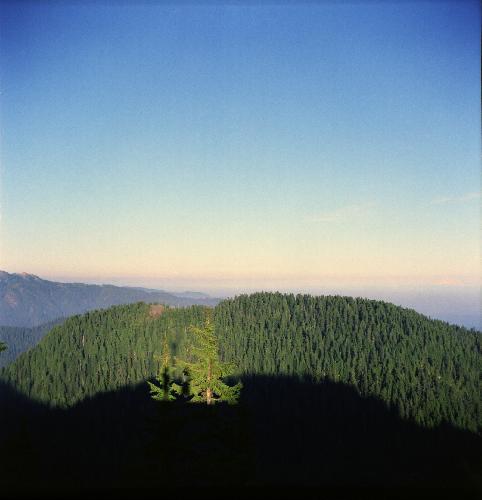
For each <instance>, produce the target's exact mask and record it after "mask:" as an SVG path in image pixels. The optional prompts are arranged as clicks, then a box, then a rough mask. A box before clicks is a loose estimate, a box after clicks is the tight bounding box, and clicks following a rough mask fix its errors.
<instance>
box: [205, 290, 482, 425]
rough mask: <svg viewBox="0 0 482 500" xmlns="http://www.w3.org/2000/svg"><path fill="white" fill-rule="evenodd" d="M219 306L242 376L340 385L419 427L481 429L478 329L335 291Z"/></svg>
mask: <svg viewBox="0 0 482 500" xmlns="http://www.w3.org/2000/svg"><path fill="white" fill-rule="evenodd" d="M215 311H216V314H215V321H216V331H217V332H219V336H220V338H219V345H220V353H221V357H222V358H223V359H224V360H226V361H235V362H236V365H237V366H238V367H239V368H240V369H241V370H242V371H243V373H244V374H246V375H249V374H265V375H277V376H279V375H281V374H283V375H292V376H293V375H294V376H299V377H300V378H302V377H304V376H306V375H307V376H309V377H314V378H315V380H318V381H321V380H331V381H334V382H342V383H345V384H348V385H350V386H352V387H354V388H356V390H357V391H358V393H359V394H360V395H362V396H375V397H377V398H380V399H382V400H383V401H385V402H386V404H387V405H389V406H393V407H395V408H397V409H398V412H399V413H400V415H401V416H402V417H404V418H407V419H411V420H414V421H416V422H418V423H419V424H421V425H423V426H427V427H433V426H436V425H439V424H440V423H442V422H447V423H451V424H453V425H455V426H457V427H460V428H464V429H469V430H472V431H476V430H477V429H478V428H480V426H481V412H480V410H481V403H480V382H479V374H480V371H481V356H480V353H481V334H480V332H476V331H475V330H467V329H465V328H462V327H458V326H453V325H449V324H448V323H445V322H442V321H438V320H432V319H429V318H427V317H425V316H423V315H421V314H418V313H417V312H415V311H413V310H410V309H404V308H401V307H398V306H395V305H393V304H389V303H386V302H381V301H375V300H367V299H361V298H351V297H339V296H325V297H313V296H310V295H296V296H295V295H292V294H289V295H284V294H281V293H256V294H252V295H249V296H247V295H242V296H239V297H237V298H235V299H230V300H225V301H223V302H221V303H220V304H219V305H218V306H217V307H216V310H215Z"/></svg>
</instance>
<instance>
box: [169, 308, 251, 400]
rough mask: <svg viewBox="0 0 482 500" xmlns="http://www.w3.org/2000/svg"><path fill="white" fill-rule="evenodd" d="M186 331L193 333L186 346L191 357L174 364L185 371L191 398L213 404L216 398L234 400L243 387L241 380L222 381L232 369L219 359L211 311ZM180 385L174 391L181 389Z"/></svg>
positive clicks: (231, 365) (229, 364)
mask: <svg viewBox="0 0 482 500" xmlns="http://www.w3.org/2000/svg"><path fill="white" fill-rule="evenodd" d="M189 331H190V332H191V334H192V335H193V343H192V345H191V346H190V348H189V357H190V358H191V361H186V360H181V359H176V364H177V366H179V367H180V368H181V369H182V370H183V373H184V374H186V375H187V377H188V382H189V392H190V395H191V396H192V397H191V399H190V401H192V402H202V403H206V404H208V405H212V404H214V403H217V402H221V401H225V402H227V403H230V404H233V403H236V402H237V400H238V398H239V393H240V391H241V388H242V384H241V382H238V383H237V384H236V385H234V386H229V385H227V384H226V383H224V382H223V378H224V377H229V376H230V375H232V374H233V373H234V371H235V369H234V365H233V364H231V363H222V362H221V361H220V360H219V350H218V340H217V338H216V335H215V333H214V324H213V321H212V311H210V310H208V311H206V318H205V322H204V326H203V327H201V328H199V327H196V326H191V327H190V329H189ZM181 390H182V389H181V387H180V386H177V391H178V392H179V393H181Z"/></svg>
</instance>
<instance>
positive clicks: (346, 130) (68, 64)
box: [0, 0, 481, 289]
mask: <svg viewBox="0 0 482 500" xmlns="http://www.w3.org/2000/svg"><path fill="white" fill-rule="evenodd" d="M0 42H1V43H0V46H1V47H0V71H1V74H0V77H1V84H0V85H1V89H0V91H1V94H0V105H1V108H0V130H1V233H0V234H1V246H0V251H1V254H0V269H4V270H7V271H9V272H21V271H27V272H32V273H35V274H39V275H41V276H46V277H59V276H62V277H64V278H65V279H79V280H99V281H109V280H110V281H113V280H114V279H116V280H117V281H119V280H121V281H122V280H123V282H124V283H126V282H131V283H133V284H134V283H137V284H147V283H151V284H152V283H156V284H158V285H159V284H162V283H167V284H171V285H172V286H174V287H175V286H183V287H190V286H191V287H192V286H196V287H197V289H200V288H201V289H202V288H204V289H207V288H209V287H211V288H213V287H215V286H220V287H222V286H226V287H232V288H233V287H234V288H236V287H237V286H238V287H252V288H259V287H264V288H267V287H277V284H278V285H279V286H278V288H284V289H289V288H290V287H291V288H296V287H300V286H301V287H302V286H305V287H308V285H309V286H311V287H314V288H316V286H317V285H320V283H324V284H325V285H326V284H329V283H332V284H337V285H339V286H341V285H343V286H346V287H360V286H365V285H366V286H368V285H370V286H381V287H383V286H385V287H397V286H408V287H423V286H425V287H437V286H440V287H445V288H447V287H449V288H450V287H460V286H462V287H463V286H469V287H477V288H478V287H479V286H480V237H481V233H480V230H481V223H480V221H481V215H480V191H481V184H480V157H479V155H480V130H481V129H480V52H479V44H480V10H479V3H478V2H475V1H474V2H471V1H467V2H461V1H460V0H459V1H457V2H452V3H451V2H427V3H425V2H413V3H412V2H391V3H390V2H389V3H379V2H368V1H367V2H352V3H348V2H346V3H344V2H342V3H335V2H318V3H317V2H310V3H307V4H303V5H297V6H295V5H289V4H286V3H284V4H278V5H268V4H263V3H262V2H251V3H245V4H241V5H239V4H234V3H233V2H231V4H224V5H222V4H216V3H211V4H209V5H208V4H204V5H193V4H183V5H176V4H175V3H163V4H161V5H153V4H145V5H142V4H141V3H137V2H126V3H123V4H122V5H117V6H116V5H114V3H112V4H110V3H105V4H100V3H93V4H83V5H82V4H80V3H65V2H64V3H62V2H61V3H46V2H37V3H30V4H27V5H25V4H22V3H20V2H12V3H8V2H3V3H2V4H1V6H0ZM216 284H217V285H216Z"/></svg>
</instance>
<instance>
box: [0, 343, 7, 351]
mask: <svg viewBox="0 0 482 500" xmlns="http://www.w3.org/2000/svg"><path fill="white" fill-rule="evenodd" d="M6 349H7V346H6V345H5V344H4V343H3V342H0V352H2V351H5V350H6Z"/></svg>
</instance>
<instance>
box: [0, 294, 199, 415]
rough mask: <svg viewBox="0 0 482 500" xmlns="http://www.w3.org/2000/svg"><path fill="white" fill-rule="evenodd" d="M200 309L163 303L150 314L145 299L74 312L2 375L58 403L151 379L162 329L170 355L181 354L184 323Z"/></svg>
mask: <svg viewBox="0 0 482 500" xmlns="http://www.w3.org/2000/svg"><path fill="white" fill-rule="evenodd" d="M204 309H205V308H204V307H202V306H191V307H187V308H179V309H177V308H170V307H166V308H165V310H164V312H163V313H162V314H161V315H160V316H158V317H153V316H151V315H150V314H149V312H150V306H149V305H148V304H144V303H138V304H129V305H122V306H114V307H111V308H109V309H105V310H100V311H91V312H88V313H86V314H84V315H82V316H72V317H71V318H68V319H67V320H65V322H64V323H62V324H61V325H58V326H56V327H54V328H53V329H52V330H51V331H50V332H49V333H48V334H47V335H45V337H44V338H43V339H42V340H41V341H40V343H39V344H38V345H37V346H36V347H35V348H34V349H31V350H30V351H27V352H25V353H23V354H21V355H20V356H19V357H18V358H17V360H16V361H15V362H14V363H11V364H10V365H8V366H7V367H5V368H3V369H2V370H1V371H0V378H1V379H3V380H4V381H6V382H9V383H11V384H12V385H13V386H14V387H16V388H17V389H18V390H19V391H20V392H22V393H23V394H25V395H27V396H29V397H31V398H33V399H35V400H37V401H42V402H45V403H47V404H49V405H51V406H60V407H68V406H72V405H74V404H75V403H77V402H79V401H81V400H83V399H85V398H89V397H93V396H95V395H96V394H98V393H101V392H107V391H113V390H117V389H120V388H123V387H126V386H127V387H128V386H133V385H135V384H137V383H140V382H145V381H147V380H151V379H154V378H155V377H156V375H158V373H159V368H160V361H159V359H156V357H155V353H158V352H160V351H162V343H163V339H164V337H165V335H167V339H168V342H169V346H170V349H171V352H172V353H173V355H182V354H183V353H184V350H185V339H186V334H187V333H186V332H187V329H188V327H189V325H191V324H201V323H202V319H203V317H204Z"/></svg>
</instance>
